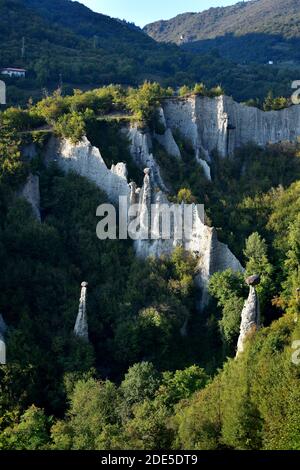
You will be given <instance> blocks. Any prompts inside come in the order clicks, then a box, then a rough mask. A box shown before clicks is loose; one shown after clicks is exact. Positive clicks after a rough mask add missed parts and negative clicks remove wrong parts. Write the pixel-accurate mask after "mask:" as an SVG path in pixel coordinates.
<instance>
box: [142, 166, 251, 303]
mask: <svg viewBox="0 0 300 470" xmlns="http://www.w3.org/2000/svg"><path fill="white" fill-rule="evenodd" d="M134 189H135V188H134ZM134 194H136V190H135V191H134ZM135 200H136V199H135ZM151 204H152V207H155V209H156V212H155V214H156V215H155V217H156V218H157V217H160V214H159V210H158V209H159V208H160V207H162V205H165V206H169V207H170V205H171V204H170V203H169V201H168V199H167V197H166V195H165V194H163V193H162V192H157V191H155V187H154V185H153V181H152V178H151V173H150V171H149V169H147V171H146V173H145V179H144V185H143V188H142V190H141V192H140V197H139V214H140V221H141V226H142V227H143V226H145V225H146V223H147V224H149V223H150V224H151V223H152V222H153V224H154V225H155V228H153V227H151V226H150V228H149V229H148V233H151V235H153V232H155V230H156V227H157V225H156V224H157V220H156V219H155V217H150V216H149V211H151ZM189 219H190V223H189V227H188V232H189V233H188V234H187V233H186V231H183V236H182V238H181V239H179V238H178V239H177V238H176V236H175V230H174V226H172V228H171V230H172V231H171V236H170V237H169V238H168V239H163V238H162V237H157V239H149V238H148V239H144V238H143V237H141V239H139V240H136V241H135V250H136V253H137V255H138V256H140V257H143V258H146V257H148V256H155V257H159V256H161V255H170V254H171V253H172V252H173V250H174V249H175V248H176V247H177V246H181V247H183V248H184V249H185V250H186V251H189V252H191V253H193V254H194V255H195V256H196V257H197V259H198V260H199V261H198V269H197V276H196V285H197V286H198V288H199V296H198V299H197V307H198V309H199V310H203V308H204V307H205V306H206V305H207V303H208V300H209V294H208V288H207V287H208V282H209V279H210V277H211V276H212V275H213V274H214V273H215V272H218V271H224V270H226V269H228V268H231V269H232V270H234V271H239V272H242V271H243V267H242V265H241V264H240V262H239V261H238V260H237V258H236V257H235V256H234V255H233V253H232V252H231V251H230V249H229V248H228V246H227V245H225V244H223V243H221V242H219V241H218V237H217V231H216V229H214V228H212V227H208V226H207V225H206V224H205V222H204V208H203V206H199V205H193V206H191V213H190V218H189ZM147 226H148V227H149V225H147ZM145 238H146V237H145Z"/></svg>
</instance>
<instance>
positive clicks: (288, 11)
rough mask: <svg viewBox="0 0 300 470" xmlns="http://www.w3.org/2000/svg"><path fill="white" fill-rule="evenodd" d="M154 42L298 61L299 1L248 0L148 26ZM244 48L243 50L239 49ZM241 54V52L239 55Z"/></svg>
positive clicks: (242, 57)
mask: <svg viewBox="0 0 300 470" xmlns="http://www.w3.org/2000/svg"><path fill="white" fill-rule="evenodd" d="M144 31H145V32H146V33H147V34H149V36H151V37H153V38H154V39H155V40H157V41H161V42H174V43H176V44H178V45H181V46H183V47H184V48H187V49H193V50H198V51H203V50H207V49H209V48H215V47H217V48H218V49H219V50H220V51H221V52H222V54H224V55H225V56H226V57H230V58H232V59H234V60H235V59H237V60H257V61H266V60H267V59H268V58H269V59H271V58H273V59H275V60H278V61H284V60H295V59H296V60H299V59H300V57H299V52H298V50H299V44H300V5H299V1H298V0H275V1H274V0H251V1H249V2H239V3H237V4H235V5H233V6H229V7H223V8H210V9H209V10H206V11H204V12H201V13H186V14H182V15H179V16H177V17H175V18H173V19H171V20H169V21H158V22H155V23H152V24H149V25H147V26H146V27H145V28H144ZM243 47H244V48H246V49H247V50H246V51H243V50H242V49H243ZM241 54H242V55H241Z"/></svg>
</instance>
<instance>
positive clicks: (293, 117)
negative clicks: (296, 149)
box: [163, 96, 300, 160]
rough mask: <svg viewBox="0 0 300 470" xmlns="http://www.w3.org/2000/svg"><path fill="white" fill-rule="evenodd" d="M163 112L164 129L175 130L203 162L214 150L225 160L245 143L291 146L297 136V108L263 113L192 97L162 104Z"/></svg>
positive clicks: (227, 100) (299, 133)
mask: <svg viewBox="0 0 300 470" xmlns="http://www.w3.org/2000/svg"><path fill="white" fill-rule="evenodd" d="M163 109H164V115H165V119H166V124H167V127H169V128H170V129H171V130H172V131H175V130H178V131H179V132H180V134H181V136H182V137H183V138H184V139H185V140H187V141H188V142H190V144H191V145H192V146H193V148H194V150H195V153H196V155H197V154H199V152H202V153H203V154H204V155H206V159H207V160H209V156H210V155H211V153H212V151H214V150H217V151H218V153H219V154H220V155H221V156H222V157H226V156H230V155H232V154H233V153H234V151H235V150H236V149H237V148H239V147H241V146H243V145H245V144H247V143H249V142H253V143H256V144H258V145H261V146H265V145H267V144H269V143H273V144H275V143H278V142H280V141H289V142H295V141H297V139H298V137H299V136H300V106H299V105H296V106H291V107H290V108H287V109H283V110H281V111H269V112H264V111H261V110H260V109H257V108H254V107H249V106H245V105H243V104H240V103H236V102H235V101H234V100H233V99H232V98H230V97H228V96H219V97H217V98H207V97H199V96H193V97H189V98H186V99H172V100H166V101H165V102H164V105H163Z"/></svg>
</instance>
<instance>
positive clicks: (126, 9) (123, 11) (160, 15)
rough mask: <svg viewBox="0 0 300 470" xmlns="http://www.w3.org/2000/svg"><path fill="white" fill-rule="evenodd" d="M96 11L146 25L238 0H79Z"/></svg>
mask: <svg viewBox="0 0 300 470" xmlns="http://www.w3.org/2000/svg"><path fill="white" fill-rule="evenodd" d="M78 1H79V2H80V3H84V4H85V5H86V6H87V7H89V8H91V9H92V10H94V11H97V12H99V13H103V14H105V15H109V16H112V17H115V18H120V19H122V20H123V19H125V20H127V21H133V22H134V23H135V24H136V25H138V26H141V27H142V26H145V25H146V24H147V23H151V22H153V21H156V20H161V19H170V18H172V17H174V16H176V15H178V14H179V13H186V12H190V11H193V12H199V11H203V10H207V9H208V8H210V7H218V6H228V5H233V4H234V3H237V2H238V0H78Z"/></svg>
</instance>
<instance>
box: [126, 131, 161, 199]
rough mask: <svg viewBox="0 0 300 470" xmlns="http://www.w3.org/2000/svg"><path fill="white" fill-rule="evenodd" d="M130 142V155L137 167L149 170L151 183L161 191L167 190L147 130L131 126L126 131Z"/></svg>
mask: <svg viewBox="0 0 300 470" xmlns="http://www.w3.org/2000/svg"><path fill="white" fill-rule="evenodd" d="M127 135H128V138H129V142H130V153H131V156H132V158H133V160H134V162H135V163H136V165H137V166H138V167H139V168H145V167H146V168H149V169H150V170H151V174H152V178H153V183H154V184H155V185H156V186H157V187H159V188H160V189H161V190H163V191H168V189H167V187H166V185H165V184H164V182H163V179H162V176H161V172H160V168H159V165H158V163H157V162H156V160H155V158H154V156H153V153H152V139H151V135H150V134H149V133H148V132H143V131H142V130H141V129H139V128H138V127H137V126H131V127H130V128H129V130H128V131H127Z"/></svg>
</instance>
